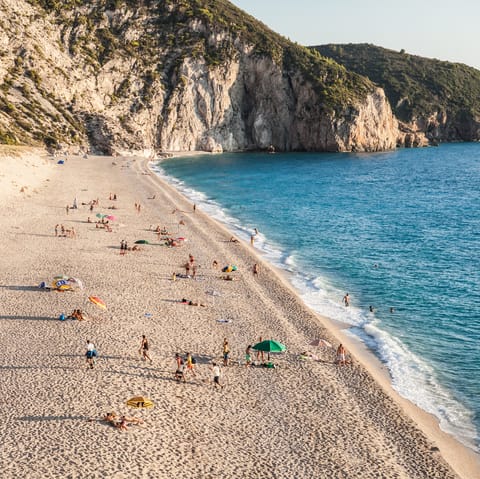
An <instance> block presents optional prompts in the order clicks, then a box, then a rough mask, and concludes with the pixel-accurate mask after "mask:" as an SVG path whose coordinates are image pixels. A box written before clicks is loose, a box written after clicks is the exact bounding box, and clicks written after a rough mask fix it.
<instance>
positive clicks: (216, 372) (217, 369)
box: [212, 363, 223, 389]
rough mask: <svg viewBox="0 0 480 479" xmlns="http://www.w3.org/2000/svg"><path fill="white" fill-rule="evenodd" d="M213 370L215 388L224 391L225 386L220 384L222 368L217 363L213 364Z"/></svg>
mask: <svg viewBox="0 0 480 479" xmlns="http://www.w3.org/2000/svg"><path fill="white" fill-rule="evenodd" d="M212 370H213V387H214V388H215V389H217V388H218V387H220V388H221V389H223V384H220V366H218V364H217V363H212Z"/></svg>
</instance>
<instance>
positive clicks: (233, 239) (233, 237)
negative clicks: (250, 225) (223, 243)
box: [230, 236, 240, 243]
mask: <svg viewBox="0 0 480 479" xmlns="http://www.w3.org/2000/svg"><path fill="white" fill-rule="evenodd" d="M230 243H240V241H238V239H237V238H235V236H232V237H231V238H230Z"/></svg>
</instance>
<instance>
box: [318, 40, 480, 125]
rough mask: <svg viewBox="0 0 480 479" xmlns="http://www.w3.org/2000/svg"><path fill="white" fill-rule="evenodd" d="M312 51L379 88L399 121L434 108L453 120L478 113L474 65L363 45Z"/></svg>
mask: <svg viewBox="0 0 480 479" xmlns="http://www.w3.org/2000/svg"><path fill="white" fill-rule="evenodd" d="M312 49H314V50H315V51H318V52H320V53H321V54H322V55H324V56H327V57H330V58H332V59H333V60H335V61H337V62H338V63H341V64H342V65H344V66H345V67H346V68H347V69H349V70H352V71H354V72H356V73H358V74H360V75H364V76H366V77H368V78H370V80H372V81H373V82H374V83H376V84H377V85H379V86H381V87H382V88H383V89H384V90H385V93H386V95H387V97H388V99H389V101H390V103H391V104H392V108H393V110H394V112H395V114H396V116H397V117H398V118H399V119H401V120H403V121H406V122H409V121H411V120H412V119H414V118H418V117H423V118H425V117H428V116H429V115H430V114H432V113H436V112H439V111H443V112H446V113H447V114H448V116H449V117H456V118H457V119H458V121H463V120H464V119H468V118H472V119H474V118H478V117H479V116H480V71H479V70H476V69H475V68H472V67H469V66H467V65H463V64H459V63H450V62H445V61H440V60H435V59H429V58H422V57H419V56H415V55H409V54H408V53H405V52H404V50H402V51H401V52H395V51H392V50H387V49H385V48H380V47H376V46H374V45H368V44H358V45H357V44H348V45H322V46H316V47H312Z"/></svg>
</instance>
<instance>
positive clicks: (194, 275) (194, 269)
mask: <svg viewBox="0 0 480 479" xmlns="http://www.w3.org/2000/svg"><path fill="white" fill-rule="evenodd" d="M196 278H197V265H196V264H194V265H193V266H192V279H196Z"/></svg>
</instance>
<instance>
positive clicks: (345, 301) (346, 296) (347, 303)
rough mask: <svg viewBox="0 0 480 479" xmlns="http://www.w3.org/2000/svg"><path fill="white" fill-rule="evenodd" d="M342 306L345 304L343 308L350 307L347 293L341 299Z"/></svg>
mask: <svg viewBox="0 0 480 479" xmlns="http://www.w3.org/2000/svg"><path fill="white" fill-rule="evenodd" d="M343 304H345V306H350V296H349V295H348V293H346V294H345V296H344V297H343Z"/></svg>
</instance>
